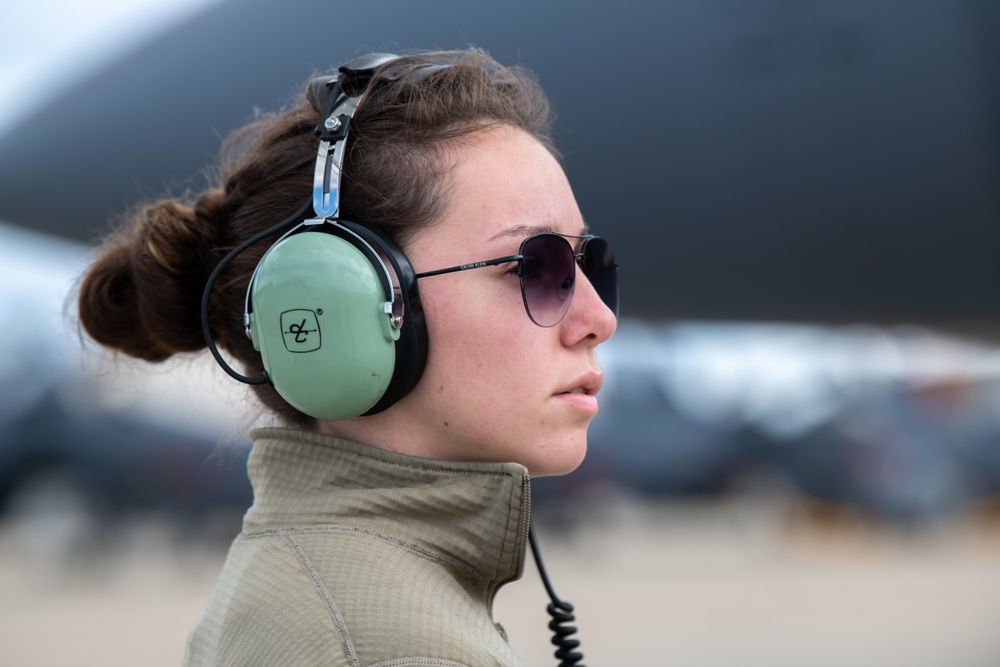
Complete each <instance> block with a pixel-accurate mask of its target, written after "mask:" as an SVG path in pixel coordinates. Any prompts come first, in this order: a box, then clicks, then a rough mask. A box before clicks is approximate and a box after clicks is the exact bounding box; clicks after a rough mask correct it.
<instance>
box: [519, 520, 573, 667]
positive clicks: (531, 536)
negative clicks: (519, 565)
mask: <svg viewBox="0 0 1000 667" xmlns="http://www.w3.org/2000/svg"><path fill="white" fill-rule="evenodd" d="M528 541H529V542H530V543H531V554H532V555H533V556H534V557H535V565H536V566H537V567H538V574H539V576H541V578H542V583H543V584H544V585H545V591H546V592H547V593H548V594H549V599H551V600H552V602H551V603H549V606H548V607H546V609H547V611H548V612H549V616H551V617H552V620H551V621H549V629H550V630H552V644H553V645H555V647H556V652H555V656H556V659H557V660H559V665H558V667H573V666H574V665H577V663H579V662H580V661H581V660H583V653H581V652H579V651H578V650H577V649H578V648H579V647H580V641H579V640H578V639H572V635H574V634H576V626H575V625H567V624H568V623H573V622H575V621H576V617H575V616H573V605H572V604H570V603H569V602H566V601H565V600H560V599H559V596H558V595H556V592H555V591H554V590H553V589H552V584H551V583H550V582H549V575H548V574H547V573H546V572H545V565H543V564H542V556H541V554H540V553H539V551H538V542H537V540H536V539H535V527H534V526H533V525H529V527H528ZM577 667H586V665H582V664H580V665H577Z"/></svg>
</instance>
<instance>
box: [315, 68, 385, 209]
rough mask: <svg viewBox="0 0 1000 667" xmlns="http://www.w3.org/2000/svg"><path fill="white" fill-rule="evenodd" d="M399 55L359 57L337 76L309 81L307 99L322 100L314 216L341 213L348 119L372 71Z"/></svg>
mask: <svg viewBox="0 0 1000 667" xmlns="http://www.w3.org/2000/svg"><path fill="white" fill-rule="evenodd" d="M398 57H399V56H396V55H393V54H390V53H374V54H371V55H367V56H362V57H361V58H356V59H354V60H352V61H351V62H349V63H347V64H346V65H342V66H341V67H340V68H339V72H340V74H338V75H337V76H330V77H320V78H318V79H313V80H312V81H311V82H310V83H309V97H310V99H313V100H319V101H320V102H321V103H322V109H321V111H322V116H321V118H320V124H319V125H317V126H316V136H318V137H319V147H318V149H317V152H316V170H315V173H314V175H313V211H314V212H315V213H316V217H317V218H321V219H326V218H336V217H337V216H338V215H339V214H340V175H341V172H342V170H343V167H344V146H345V145H346V144H347V133H348V132H349V131H350V128H351V119H352V118H353V117H354V112H355V111H356V110H357V108H358V102H359V101H360V100H361V96H362V95H363V94H364V92H365V90H366V89H367V88H368V85H369V84H370V83H371V80H372V79H373V78H374V76H375V71H376V70H377V69H378V68H379V67H381V66H382V65H384V64H386V63H388V62H391V61H393V60H396V59H397V58H398Z"/></svg>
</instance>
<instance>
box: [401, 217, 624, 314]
mask: <svg viewBox="0 0 1000 667" xmlns="http://www.w3.org/2000/svg"><path fill="white" fill-rule="evenodd" d="M540 236H558V237H559V238H561V239H563V240H564V241H566V239H578V240H582V241H583V244H582V245H581V246H580V252H575V251H574V250H573V246H572V245H571V244H570V243H569V241H566V245H568V246H569V248H570V253H571V254H572V256H573V261H574V262H575V263H576V264H577V265H578V266H579V267H580V268H581V269H582V270H583V272H584V276H586V277H587V280H590V277H589V276H587V271H586V265H585V260H586V256H585V248H586V247H587V243H588V242H590V241H591V240H593V239H598V240H604V239H602V237H600V236H597V235H596V234H583V235H577V234H559V233H558V232H541V233H539V234H532V235H531V236H529V237H528V238H526V239H524V240H523V241H521V246H520V248H519V249H518V254H516V255H507V256H506V257H496V258H494V259H484V260H481V261H478V262H471V263H469V264H459V265H458V266H449V267H447V268H444V269H436V270H434V271H425V272H424V273H418V274H417V275H416V276H415V278H430V277H431V276H440V275H442V274H445V273H456V272H458V271H468V270H470V269H481V268H484V267H487V266H497V265H498V264H506V263H508V262H517V279H518V282H519V283H520V285H521V303H522V304H524V311H525V312H526V313H527V314H528V319H530V320H531V321H532V323H534V324H535V325H536V326H539V327H542V328H543V329H549V328H551V327H554V326H556V325H557V324H559V323H560V322H562V321H563V318H565V317H566V313H567V312H569V305H567V306H566V309H565V310H564V311H563V313H562V315H560V316H559V319H558V320H556V321H555V322H553V323H552V324H541V323H539V322H538V320H536V319H535V316H534V315H532V314H531V308H530V307H529V306H528V297H527V295H526V294H525V291H524V275H523V269H524V246H525V244H527V243H529V242H530V241H531V240H532V239H535V238H538V237H540ZM605 243H607V241H605ZM609 268H611V269H614V270H617V269H618V263H617V262H613V263H612V265H611V267H609ZM573 287H574V290H573V293H574V294H575V293H576V289H575V288H576V285H575V284H574V286H573ZM569 301H570V303H571V302H572V297H571V298H570V300H569ZM601 301H604V298H603V297H602V298H601ZM605 305H607V306H608V307H609V308H612V310H613V311H614V314H615V317H616V318H617V317H618V312H617V303H616V305H615V307H612V306H611V304H608V303H606V302H605Z"/></svg>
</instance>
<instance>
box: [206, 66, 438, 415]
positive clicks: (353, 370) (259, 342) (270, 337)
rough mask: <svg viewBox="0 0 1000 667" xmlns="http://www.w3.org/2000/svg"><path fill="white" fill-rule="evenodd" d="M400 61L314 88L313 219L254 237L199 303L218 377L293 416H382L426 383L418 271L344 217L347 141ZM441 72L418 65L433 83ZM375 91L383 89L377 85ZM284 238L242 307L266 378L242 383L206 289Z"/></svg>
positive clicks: (383, 240)
mask: <svg viewBox="0 0 1000 667" xmlns="http://www.w3.org/2000/svg"><path fill="white" fill-rule="evenodd" d="M397 59H399V56H396V55H393V54H387V53H380V54H371V55H366V56H362V57H360V58H357V59H355V60H352V61H351V62H349V63H347V64H345V65H343V66H341V67H340V68H339V69H338V74H336V75H333V76H326V77H320V78H317V79H313V80H312V81H310V82H309V85H308V94H307V97H308V99H309V100H311V101H313V104H314V105H317V107H318V109H317V110H320V111H322V116H321V122H320V124H319V125H318V126H317V127H316V129H315V132H316V135H317V137H318V139H319V142H318V150H317V155H316V166H315V172H314V177H313V196H312V209H313V213H314V217H310V218H306V219H304V218H305V216H306V214H307V213H308V205H306V206H305V207H303V208H301V209H299V211H297V212H296V213H295V214H293V215H292V216H290V217H289V218H286V219H285V220H283V221H281V222H280V223H278V224H277V225H274V226H273V227H271V228H269V229H266V230H264V231H263V232H261V233H259V234H257V235H255V236H254V237H252V238H250V239H247V241H245V242H243V243H242V244H240V245H239V246H237V247H236V248H234V249H233V250H232V251H231V252H230V253H229V254H228V255H227V256H226V257H225V258H224V259H223V260H222V262H220V263H219V265H218V266H217V267H216V269H215V271H214V272H213V273H212V275H211V277H210V278H209V280H208V282H207V283H206V285H205V291H204V294H203V297H202V329H203V333H204V334H205V339H206V342H207V343H208V347H209V350H211V352H212V354H213V356H215V359H216V361H218V362H219V364H220V365H221V366H222V368H223V369H224V370H225V371H226V372H227V373H229V375H231V376H232V377H234V378H235V379H237V380H239V381H241V382H244V383H247V384H265V383H266V384H270V385H272V386H273V387H274V389H275V390H276V391H277V392H278V394H279V395H280V396H281V397H282V398H283V399H284V400H285V401H287V402H288V403H289V404H290V405H291V406H292V407H294V408H296V409H297V410H299V411H300V412H303V413H305V414H306V415H309V416H310V417H315V418H317V419H345V418H348V417H356V416H358V415H369V414H375V413H377V412H381V411H383V410H385V409H386V408H388V407H389V406H391V405H393V404H394V403H395V402H397V401H398V400H399V399H400V398H402V397H403V396H405V395H406V394H407V393H408V392H409V391H410V390H411V389H412V388H413V387H414V386H415V385H416V383H417V381H418V380H419V379H420V376H421V374H422V373H423V369H424V365H425V363H426V359H427V329H426V327H425V325H424V317H423V308H422V307H421V305H420V298H419V295H418V292H417V283H416V278H415V277H414V276H415V274H414V271H413V268H412V267H411V266H410V262H409V260H407V258H406V255H405V254H404V253H403V251H402V250H401V249H400V248H399V247H398V246H397V245H396V244H395V243H394V242H393V241H392V239H390V238H389V237H388V236H387V235H385V234H384V233H382V232H380V231H379V230H377V229H375V228H373V227H369V226H366V225H363V224H361V223H358V222H353V221H350V220H345V219H343V218H341V217H340V184H341V183H340V181H341V173H342V170H343V164H344V155H345V144H346V142H347V137H348V133H349V131H350V128H351V122H352V119H353V117H354V113H355V111H356V109H357V107H358V104H359V103H360V102H361V101H362V100H363V98H364V96H365V95H366V94H369V93H370V88H371V87H372V84H373V82H376V75H378V80H379V81H382V80H384V81H387V82H389V81H395V80H397V79H398V78H399V77H400V76H401V75H402V71H403V69H401V68H397V70H398V71H396V72H389V73H385V72H379V70H380V68H382V67H383V66H384V65H386V64H387V63H390V62H392V61H394V60H397ZM444 67H446V65H440V64H423V65H418V66H417V67H416V68H415V69H414V70H412V71H411V72H410V73H409V76H421V77H422V76H426V75H427V74H430V73H432V72H434V71H437V70H440V69H442V68H444ZM376 83H377V82H376ZM282 231H283V232H284V233H282V234H281V236H280V237H279V238H278V240H277V241H275V242H274V243H273V245H271V247H270V248H269V249H268V250H267V251H266V252H265V253H264V256H263V257H262V258H261V260H260V262H259V263H258V264H257V266H256V268H255V269H254V272H253V275H252V276H251V279H250V283H249V285H248V286H247V292H246V298H245V301H244V312H243V324H244V329H245V333H246V335H247V336H248V337H249V338H250V340H252V341H253V346H254V349H256V350H257V351H258V352H260V355H261V360H262V362H263V365H264V376H263V377H247V376H244V375H241V374H240V373H238V372H236V371H235V370H233V369H232V367H230V366H229V365H228V364H227V363H226V362H225V361H224V360H223V359H222V356H221V355H220V354H219V351H218V348H217V347H216V345H215V342H214V340H213V338H212V335H211V332H210V330H209V327H208V302H209V295H210V292H211V289H212V287H213V285H214V283H215V281H216V279H217V278H218V276H219V274H221V272H222V270H223V269H224V268H225V266H226V265H228V264H229V262H230V261H232V259H233V258H234V257H236V255H238V254H240V253H241V252H243V250H245V249H246V248H248V247H249V246H250V245H253V244H254V243H257V242H259V241H260V240H262V239H263V238H265V237H268V236H272V235H274V234H277V233H279V232H282Z"/></svg>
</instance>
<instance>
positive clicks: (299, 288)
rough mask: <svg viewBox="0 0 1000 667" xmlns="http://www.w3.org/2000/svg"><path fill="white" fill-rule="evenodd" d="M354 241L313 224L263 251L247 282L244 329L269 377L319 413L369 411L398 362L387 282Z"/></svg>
mask: <svg viewBox="0 0 1000 667" xmlns="http://www.w3.org/2000/svg"><path fill="white" fill-rule="evenodd" d="M352 241H354V239H348V238H344V237H342V236H340V235H338V234H333V233H325V232H316V231H308V232H302V233H298V234H293V235H291V236H288V237H286V238H284V239H282V240H280V241H278V242H277V243H275V244H274V246H272V247H271V248H270V249H269V250H268V251H267V253H265V255H264V257H263V258H262V259H261V262H260V266H259V267H258V270H257V274H256V276H255V278H254V282H253V285H252V286H251V293H250V299H251V303H252V312H251V313H250V332H251V336H252V338H253V341H254V347H255V348H257V349H258V350H259V351H260V353H261V357H262V359H263V363H264V369H265V371H266V373H267V376H268V379H269V381H270V382H271V384H272V385H273V386H274V388H275V389H276V390H277V392H278V393H279V394H280V395H281V396H282V398H284V399H285V400H286V401H288V403H289V404H290V405H292V406H293V407H295V408H296V409H298V410H300V411H301V412H304V413H305V414H307V415H310V416H312V417H316V418H318V419H345V418H347V417H354V416H357V415H361V414H365V413H367V412H369V411H370V410H372V408H373V407H375V406H376V405H377V404H379V402H380V401H381V399H382V398H383V397H384V396H385V395H386V392H387V390H388V389H389V387H390V385H392V384H393V382H392V381H393V376H394V373H395V368H396V365H397V353H396V341H397V340H398V339H399V338H400V337H401V332H400V330H399V329H397V328H395V327H393V326H392V323H391V319H390V316H389V315H388V314H387V313H386V302H387V301H388V300H389V299H388V298H387V294H388V293H391V287H388V286H387V285H386V282H387V281H386V276H385V271H384V270H383V269H382V267H381V264H380V262H379V258H377V257H372V256H370V255H371V250H370V249H367V248H365V247H364V246H363V244H357V243H355V242H352ZM387 289H388V290H390V291H389V292H387ZM411 386H412V385H411ZM406 390H407V391H408V390H409V388H407V389H406Z"/></svg>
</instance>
